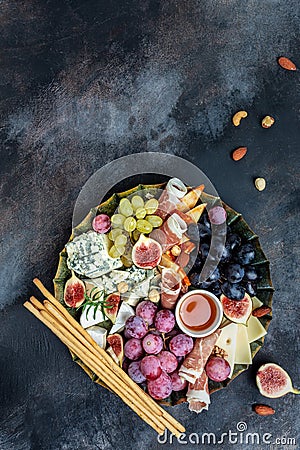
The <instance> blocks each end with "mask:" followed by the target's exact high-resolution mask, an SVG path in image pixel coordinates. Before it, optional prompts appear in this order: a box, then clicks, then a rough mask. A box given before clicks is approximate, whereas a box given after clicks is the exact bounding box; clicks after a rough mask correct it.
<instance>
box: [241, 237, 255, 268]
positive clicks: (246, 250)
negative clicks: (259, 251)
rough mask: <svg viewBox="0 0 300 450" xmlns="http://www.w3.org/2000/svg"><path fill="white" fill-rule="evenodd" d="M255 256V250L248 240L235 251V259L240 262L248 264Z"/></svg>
mask: <svg viewBox="0 0 300 450" xmlns="http://www.w3.org/2000/svg"><path fill="white" fill-rule="evenodd" d="M254 258H255V251H254V247H253V245H252V244H251V243H250V242H248V244H244V245H242V246H241V248H240V249H239V251H238V253H237V261H238V262H239V263H240V264H247V265H248V264H250V263H251V262H252V261H253V260H254Z"/></svg>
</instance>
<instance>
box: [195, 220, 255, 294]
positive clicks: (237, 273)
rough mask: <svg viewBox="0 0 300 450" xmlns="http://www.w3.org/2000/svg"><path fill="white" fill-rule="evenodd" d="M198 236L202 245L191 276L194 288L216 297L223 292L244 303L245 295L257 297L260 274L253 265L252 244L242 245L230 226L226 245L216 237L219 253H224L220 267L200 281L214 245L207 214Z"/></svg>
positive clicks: (201, 223) (199, 227) (200, 224)
mask: <svg viewBox="0 0 300 450" xmlns="http://www.w3.org/2000/svg"><path fill="white" fill-rule="evenodd" d="M198 233H199V238H200V245H199V251H198V255H197V258H196V261H195V264H194V266H193V271H192V273H191V274H190V281H191V283H192V286H193V287H195V288H197V289H206V290H208V291H210V292H212V293H213V294H215V295H217V296H220V295H221V294H222V293H223V294H224V295H226V297H228V298H230V299H232V300H242V299H243V298H244V296H245V293H246V292H247V293H248V294H249V295H250V296H254V295H256V293H257V282H258V280H259V273H258V271H257V269H256V267H255V266H254V265H252V263H253V262H254V259H255V249H254V247H253V245H252V244H251V243H250V242H243V241H242V239H241V237H240V236H239V235H238V234H237V233H234V232H233V231H232V230H231V229H230V228H229V227H227V236H226V242H225V246H223V245H222V242H221V240H218V238H216V245H217V246H218V245H219V246H220V253H221V251H222V256H221V259H220V262H219V265H218V267H217V268H216V269H215V271H214V272H213V273H212V274H211V275H210V277H209V278H208V279H207V280H206V281H205V282H201V281H200V273H201V270H202V267H203V265H204V263H205V260H206V258H207V255H208V253H209V248H210V243H211V224H210V221H209V218H208V215H207V214H206V213H204V214H203V215H202V217H201V220H200V222H199V223H198ZM221 247H223V249H222V248H221Z"/></svg>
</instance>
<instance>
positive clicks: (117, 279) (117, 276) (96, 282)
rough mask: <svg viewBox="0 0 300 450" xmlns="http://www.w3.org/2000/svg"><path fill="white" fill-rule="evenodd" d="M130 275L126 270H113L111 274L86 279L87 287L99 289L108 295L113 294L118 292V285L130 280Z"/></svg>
mask: <svg viewBox="0 0 300 450" xmlns="http://www.w3.org/2000/svg"><path fill="white" fill-rule="evenodd" d="M128 277H129V273H128V272H126V271H125V270H112V271H111V272H109V273H107V274H105V275H102V277H97V278H93V279H84V280H83V281H84V282H85V285H86V287H89V286H93V287H97V288H98V289H99V290H100V291H105V293H106V294H111V293H112V292H116V291H117V290H118V284H119V283H121V282H122V281H126V282H127V280H128Z"/></svg>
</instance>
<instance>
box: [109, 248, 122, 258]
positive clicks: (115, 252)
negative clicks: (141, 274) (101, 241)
mask: <svg viewBox="0 0 300 450" xmlns="http://www.w3.org/2000/svg"><path fill="white" fill-rule="evenodd" d="M108 254H109V256H110V257H111V258H119V256H120V253H119V252H118V250H117V248H116V247H115V246H114V245H113V246H112V247H111V248H110V250H109V252H108Z"/></svg>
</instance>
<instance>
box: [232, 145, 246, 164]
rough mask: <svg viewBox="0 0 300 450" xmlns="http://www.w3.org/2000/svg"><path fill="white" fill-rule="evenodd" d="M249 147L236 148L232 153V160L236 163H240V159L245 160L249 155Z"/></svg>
mask: <svg viewBox="0 0 300 450" xmlns="http://www.w3.org/2000/svg"><path fill="white" fill-rule="evenodd" d="M247 150H248V149H247V147H239V148H236V149H235V150H234V151H233V152H232V159H233V160H234V161H239V160H240V159H242V158H244V156H245V155H246V153H247Z"/></svg>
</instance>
